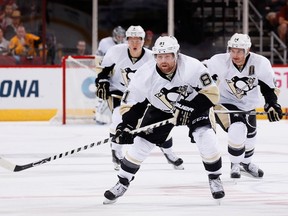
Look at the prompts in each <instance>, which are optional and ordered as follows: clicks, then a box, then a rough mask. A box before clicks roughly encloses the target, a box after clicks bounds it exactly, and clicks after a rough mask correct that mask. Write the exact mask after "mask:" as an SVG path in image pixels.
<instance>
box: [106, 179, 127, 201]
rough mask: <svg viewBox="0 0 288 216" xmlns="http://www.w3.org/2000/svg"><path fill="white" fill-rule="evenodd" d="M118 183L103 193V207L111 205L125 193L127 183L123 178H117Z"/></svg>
mask: <svg viewBox="0 0 288 216" xmlns="http://www.w3.org/2000/svg"><path fill="white" fill-rule="evenodd" d="M119 179H120V180H119V181H118V182H117V184H116V185H115V186H114V187H112V188H111V189H110V190H107V191H105V193H104V197H105V200H104V201H103V204H104V205H107V204H113V203H115V202H116V201H117V199H118V198H119V197H121V196H123V194H124V193H125V192H126V190H127V189H128V186H129V182H128V180H127V179H125V178H121V177H119Z"/></svg>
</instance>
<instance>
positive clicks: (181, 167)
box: [173, 165, 184, 170]
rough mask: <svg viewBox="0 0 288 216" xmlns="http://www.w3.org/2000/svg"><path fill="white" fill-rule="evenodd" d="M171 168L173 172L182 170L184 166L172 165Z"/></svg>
mask: <svg viewBox="0 0 288 216" xmlns="http://www.w3.org/2000/svg"><path fill="white" fill-rule="evenodd" d="M173 168H174V169H175V170H184V166H183V165H179V166H175V165H173Z"/></svg>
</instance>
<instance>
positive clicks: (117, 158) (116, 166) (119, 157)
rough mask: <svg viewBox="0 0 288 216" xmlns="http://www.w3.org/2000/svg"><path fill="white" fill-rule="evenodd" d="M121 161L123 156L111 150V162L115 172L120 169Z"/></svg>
mask: <svg viewBox="0 0 288 216" xmlns="http://www.w3.org/2000/svg"><path fill="white" fill-rule="evenodd" d="M122 159H123V156H122V155H120V154H119V152H117V151H116V150H112V162H113V164H114V169H115V170H116V171H118V170H119V169H120V166H121V161H122Z"/></svg>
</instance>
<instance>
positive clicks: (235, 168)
mask: <svg viewBox="0 0 288 216" xmlns="http://www.w3.org/2000/svg"><path fill="white" fill-rule="evenodd" d="M230 177H231V178H233V179H236V178H240V177H241V172H240V164H238V163H231V172H230Z"/></svg>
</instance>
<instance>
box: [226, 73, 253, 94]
mask: <svg viewBox="0 0 288 216" xmlns="http://www.w3.org/2000/svg"><path fill="white" fill-rule="evenodd" d="M226 82H227V84H228V86H229V88H230V89H231V91H232V93H233V94H234V95H235V96H236V97H237V98H238V99H241V98H242V97H243V96H245V95H247V92H249V91H251V90H252V89H253V88H255V87H256V85H255V78H254V77H242V78H239V77H237V76H235V77H233V78H232V79H231V80H228V79H226Z"/></svg>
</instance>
